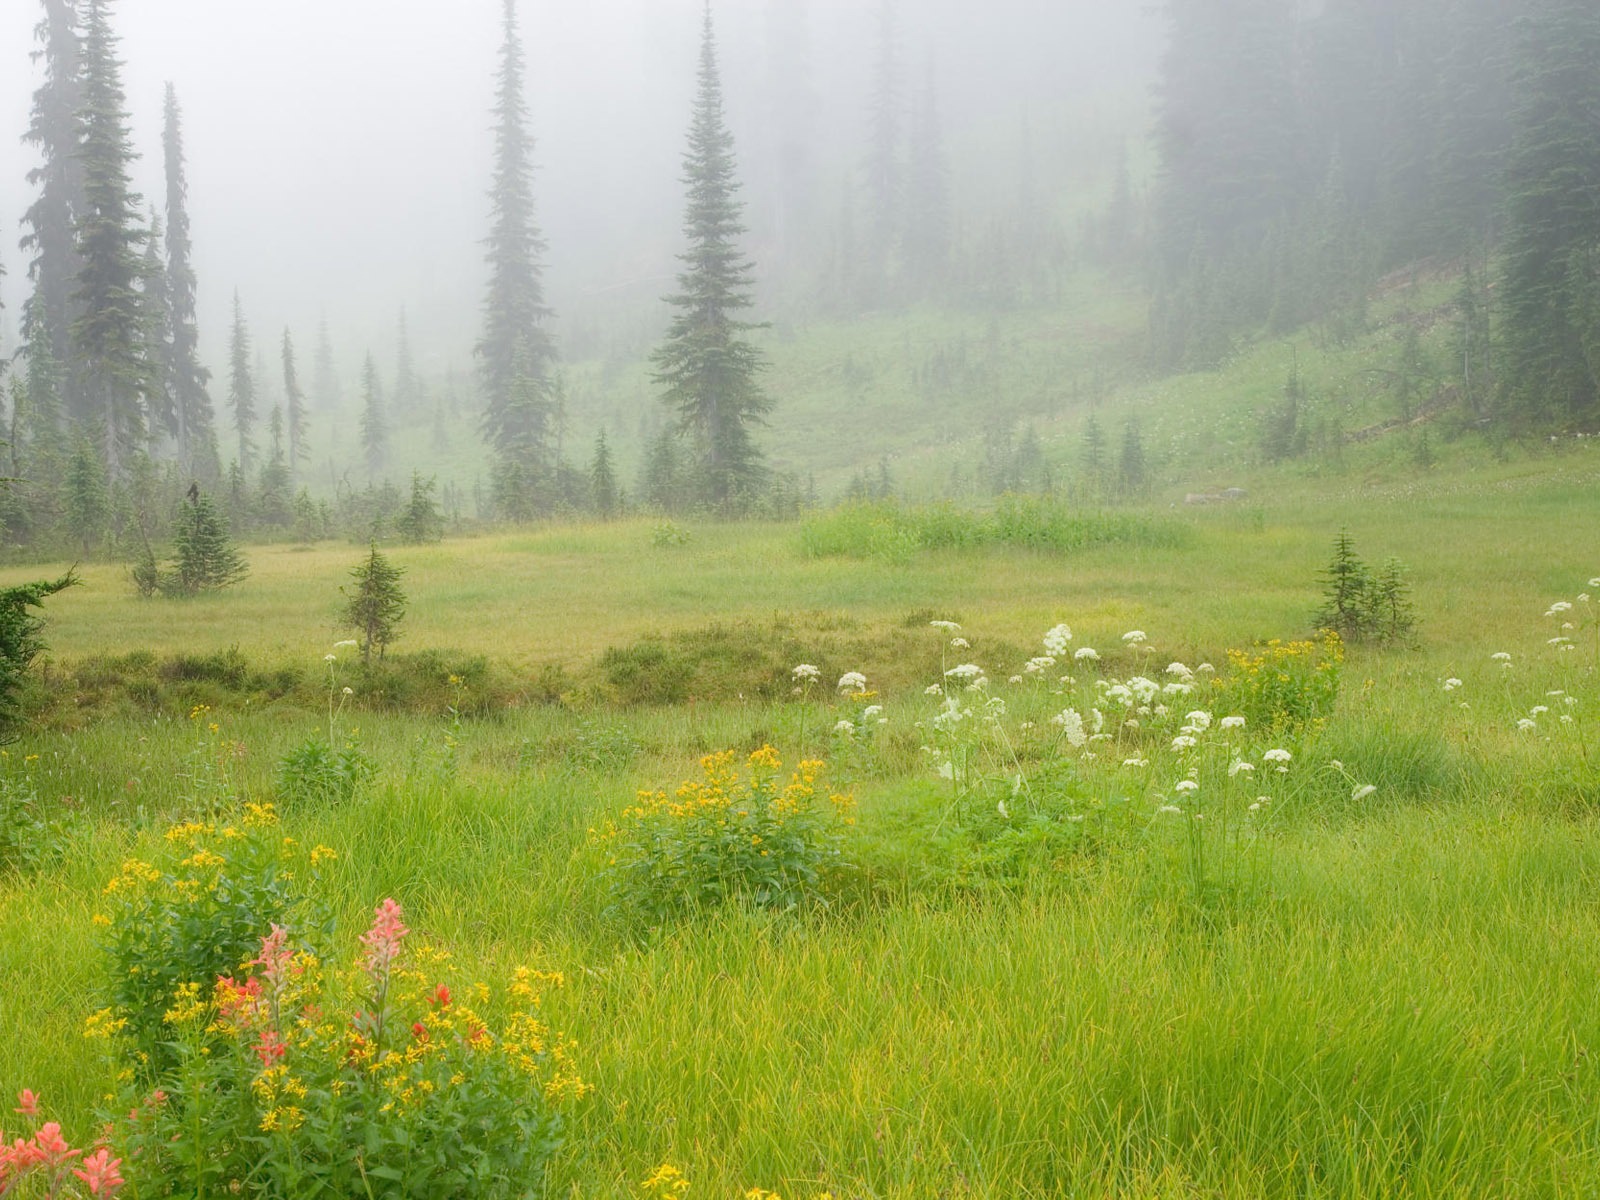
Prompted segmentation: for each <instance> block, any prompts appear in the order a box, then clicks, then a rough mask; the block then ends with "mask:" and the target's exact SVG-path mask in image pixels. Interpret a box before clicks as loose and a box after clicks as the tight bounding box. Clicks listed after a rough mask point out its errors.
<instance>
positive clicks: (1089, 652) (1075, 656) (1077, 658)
mask: <svg viewBox="0 0 1600 1200" xmlns="http://www.w3.org/2000/svg"><path fill="white" fill-rule="evenodd" d="M1072 661H1073V662H1099V661H1100V653H1099V651H1097V650H1096V649H1095V648H1094V647H1093V646H1079V647H1078V648H1077V649H1076V650H1074V651H1073V652H1072Z"/></svg>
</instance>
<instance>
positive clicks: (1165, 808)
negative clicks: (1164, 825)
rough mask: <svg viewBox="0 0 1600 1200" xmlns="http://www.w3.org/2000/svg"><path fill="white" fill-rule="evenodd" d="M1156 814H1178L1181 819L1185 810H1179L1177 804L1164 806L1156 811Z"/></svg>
mask: <svg viewBox="0 0 1600 1200" xmlns="http://www.w3.org/2000/svg"><path fill="white" fill-rule="evenodd" d="M1156 812H1158V813H1176V814H1177V815H1178V816H1180V817H1181V816H1182V815H1183V809H1181V808H1179V807H1178V806H1177V805H1176V804H1163V805H1162V806H1161V807H1160V808H1158V809H1156Z"/></svg>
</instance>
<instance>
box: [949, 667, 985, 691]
mask: <svg viewBox="0 0 1600 1200" xmlns="http://www.w3.org/2000/svg"><path fill="white" fill-rule="evenodd" d="M944 677H945V678H946V679H954V680H955V681H956V682H957V683H965V684H967V685H969V686H970V685H972V684H974V683H976V682H977V681H978V680H979V679H982V678H983V668H982V667H980V666H978V665H977V664H976V663H962V664H961V665H960V666H958V667H951V668H950V669H949V670H948V671H946V672H945V673H944Z"/></svg>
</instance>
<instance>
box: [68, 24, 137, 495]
mask: <svg viewBox="0 0 1600 1200" xmlns="http://www.w3.org/2000/svg"><path fill="white" fill-rule="evenodd" d="M111 3H112V0H85V8H84V10H83V47H82V50H83V111H82V123H81V129H82V142H81V150H80V155H79V157H80V162H81V166H82V168H83V208H82V210H81V211H80V212H79V213H78V214H77V217H78V222H77V246H78V258H79V262H80V266H79V270H78V279H77V288H76V290H75V292H74V297H73V298H74V301H75V303H76V305H77V309H78V311H77V318H76V320H75V321H74V322H73V326H72V346H73V354H74V358H73V363H74V366H75V368H76V369H77V371H78V372H79V373H80V375H81V379H82V389H81V392H80V394H79V396H78V399H79V401H80V408H79V410H78V412H77V413H76V414H75V415H76V416H77V418H78V419H79V420H80V421H81V422H83V423H84V424H85V425H87V426H89V427H91V428H94V429H95V430H97V431H98V436H99V438H100V442H101V445H100V450H101V453H102V454H103V455H104V456H105V463H106V469H107V473H108V474H109V476H110V478H111V479H113V480H120V479H121V478H122V477H123V475H124V473H125V472H126V469H127V464H128V462H129V461H130V460H131V458H132V455H133V453H134V452H135V451H136V450H137V449H138V448H139V447H140V446H141V445H142V444H143V442H144V438H145V412H144V398H145V392H146V389H147V386H148V382H149V366H148V364H147V362H146V360H145V356H144V337H143V322H142V317H141V314H140V311H139V293H138V289H137V284H138V279H139V256H138V254H137V249H138V247H139V246H140V245H141V244H142V243H143V242H144V239H145V236H146V232H145V230H144V229H143V228H142V227H141V226H140V224H139V221H138V206H139V203H140V200H139V196H138V195H137V194H136V193H135V192H134V191H133V190H132V187H131V185H130V183H129V178H128V170H129V164H130V163H131V162H132V160H133V158H134V153H133V145H132V141H131V138H130V137H129V134H128V116H127V113H126V111H125V110H124V98H123V93H122V81H121V66H122V65H121V63H120V62H119V61H118V59H117V55H116V50H117V38H116V35H115V34H114V33H113V32H112V30H111Z"/></svg>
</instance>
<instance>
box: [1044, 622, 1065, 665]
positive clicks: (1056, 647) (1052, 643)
mask: <svg viewBox="0 0 1600 1200" xmlns="http://www.w3.org/2000/svg"><path fill="white" fill-rule="evenodd" d="M1071 640H1072V630H1071V629H1069V628H1067V626H1065V625H1057V626H1056V627H1055V628H1054V629H1051V630H1050V631H1049V632H1048V633H1046V634H1045V635H1044V652H1045V653H1046V654H1048V655H1049V656H1050V657H1051V658H1060V657H1061V656H1062V655H1063V654H1065V653H1066V652H1067V643H1068V642H1070V641H1071Z"/></svg>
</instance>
